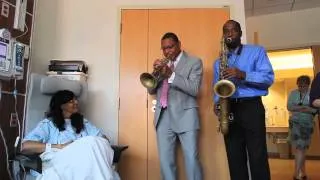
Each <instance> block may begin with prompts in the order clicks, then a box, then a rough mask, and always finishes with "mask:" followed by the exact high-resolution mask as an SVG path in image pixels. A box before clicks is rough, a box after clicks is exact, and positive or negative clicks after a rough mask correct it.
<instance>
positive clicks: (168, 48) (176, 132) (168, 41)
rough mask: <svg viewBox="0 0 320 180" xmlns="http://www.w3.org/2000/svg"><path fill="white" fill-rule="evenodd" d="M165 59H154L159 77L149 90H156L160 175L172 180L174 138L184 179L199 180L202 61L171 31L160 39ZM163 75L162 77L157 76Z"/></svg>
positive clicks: (173, 177) (174, 175)
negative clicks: (192, 54)
mask: <svg viewBox="0 0 320 180" xmlns="http://www.w3.org/2000/svg"><path fill="white" fill-rule="evenodd" d="M161 49H162V51H163V55H164V57H165V60H156V61H155V62H154V64H153V67H154V72H158V73H159V75H160V76H161V78H158V79H159V82H157V84H156V86H155V87H153V88H148V92H149V94H152V95H153V94H156V99H157V104H156V109H155V114H154V126H155V128H156V134H157V143H158V152H159V157H160V167H161V175H162V178H163V179H165V180H175V179H177V178H176V177H177V176H176V174H177V173H176V169H177V168H176V163H175V159H176V157H175V154H176V153H175V147H176V139H177V138H178V139H179V141H180V143H181V146H182V150H183V154H184V158H185V159H184V162H185V167H186V172H187V177H188V180H201V179H202V173H201V167H200V162H199V157H198V149H197V136H198V130H199V116H198V104H197V95H198V93H199V88H200V85H201V79H202V61H201V60H200V59H199V58H197V57H192V56H189V55H188V54H187V53H186V52H184V51H181V43H180V41H179V39H178V37H177V35H176V34H174V33H171V32H169V33H166V34H164V35H163V37H162V39H161ZM161 79H163V80H161Z"/></svg>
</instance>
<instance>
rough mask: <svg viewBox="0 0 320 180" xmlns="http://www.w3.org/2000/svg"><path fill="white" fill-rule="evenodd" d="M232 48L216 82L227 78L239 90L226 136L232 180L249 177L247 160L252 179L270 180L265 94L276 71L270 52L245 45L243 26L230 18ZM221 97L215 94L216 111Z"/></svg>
mask: <svg viewBox="0 0 320 180" xmlns="http://www.w3.org/2000/svg"><path fill="white" fill-rule="evenodd" d="M223 36H224V38H225V43H226V46H227V48H228V55H227V57H228V58H227V59H228V60H227V62H228V67H227V68H225V69H223V70H222V71H221V72H220V61H221V60H220V59H218V60H216V61H215V64H214V77H213V84H216V83H217V82H218V81H219V76H220V75H221V73H222V76H223V79H228V80H230V81H232V82H233V84H234V85H235V87H236V90H235V92H234V93H233V95H232V96H231V97H230V98H229V105H230V113H232V114H233V121H232V123H229V130H228V133H227V134H225V135H224V140H225V145H226V151H227V156H228V162H229V170H230V177H231V180H248V179H249V174H248V166H247V160H249V164H250V172H251V178H252V180H270V170H269V164H268V154H267V147H266V128H265V109H264V106H263V104H262V100H261V96H265V95H267V94H268V88H269V87H270V86H271V85H272V83H273V81H274V72H273V69H272V66H271V64H270V61H269V59H268V56H267V54H266V51H265V49H264V48H263V47H261V46H257V45H243V44H241V36H242V31H241V26H240V24H239V23H238V22H237V21H234V20H228V21H227V22H226V23H225V24H224V25H223ZM219 98H220V97H219V96H218V95H217V94H215V95H214V104H215V113H216V115H219V110H218V109H217V107H218V104H219Z"/></svg>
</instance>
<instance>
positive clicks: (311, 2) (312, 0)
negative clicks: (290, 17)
mask: <svg viewBox="0 0 320 180" xmlns="http://www.w3.org/2000/svg"><path fill="white" fill-rule="evenodd" d="M316 7H320V1H319V0H296V3H295V4H294V6H293V9H292V10H301V9H309V8H316Z"/></svg>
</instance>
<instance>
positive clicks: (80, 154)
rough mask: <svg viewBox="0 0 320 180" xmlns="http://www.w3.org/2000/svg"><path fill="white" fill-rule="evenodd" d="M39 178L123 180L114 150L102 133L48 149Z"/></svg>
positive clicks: (46, 179)
mask: <svg viewBox="0 0 320 180" xmlns="http://www.w3.org/2000/svg"><path fill="white" fill-rule="evenodd" d="M40 157H41V159H42V161H43V171H42V174H41V175H40V176H38V177H37V180H119V179H120V178H119V176H118V174H117V173H116V172H115V171H114V170H113V168H112V160H113V150H112V148H111V146H110V144H109V142H108V141H107V140H105V139H103V138H101V137H93V136H88V137H83V138H81V139H78V140H76V141H74V142H73V143H71V144H69V145H68V146H66V147H65V148H63V149H61V150H53V151H50V152H44V153H43V154H42V155H41V156H40Z"/></svg>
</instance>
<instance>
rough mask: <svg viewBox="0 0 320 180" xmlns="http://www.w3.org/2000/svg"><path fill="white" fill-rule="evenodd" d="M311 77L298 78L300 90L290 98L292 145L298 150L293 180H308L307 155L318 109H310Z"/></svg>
mask: <svg viewBox="0 0 320 180" xmlns="http://www.w3.org/2000/svg"><path fill="white" fill-rule="evenodd" d="M310 82H311V80H310V77H309V76H306V75H303V76H299V77H298V78H297V86H298V89H295V90H293V91H292V92H291V93H290V96H289V98H288V103H287V108H288V111H289V112H290V118H289V131H290V137H289V139H290V143H291V144H292V146H293V147H294V148H295V149H296V154H295V171H294V177H293V179H294V180H295V179H307V176H306V169H305V154H306V150H307V149H308V148H309V146H310V143H311V136H312V132H313V124H314V122H313V118H314V114H315V113H316V109H313V108H311V107H309V93H310V91H309V86H310Z"/></svg>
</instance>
